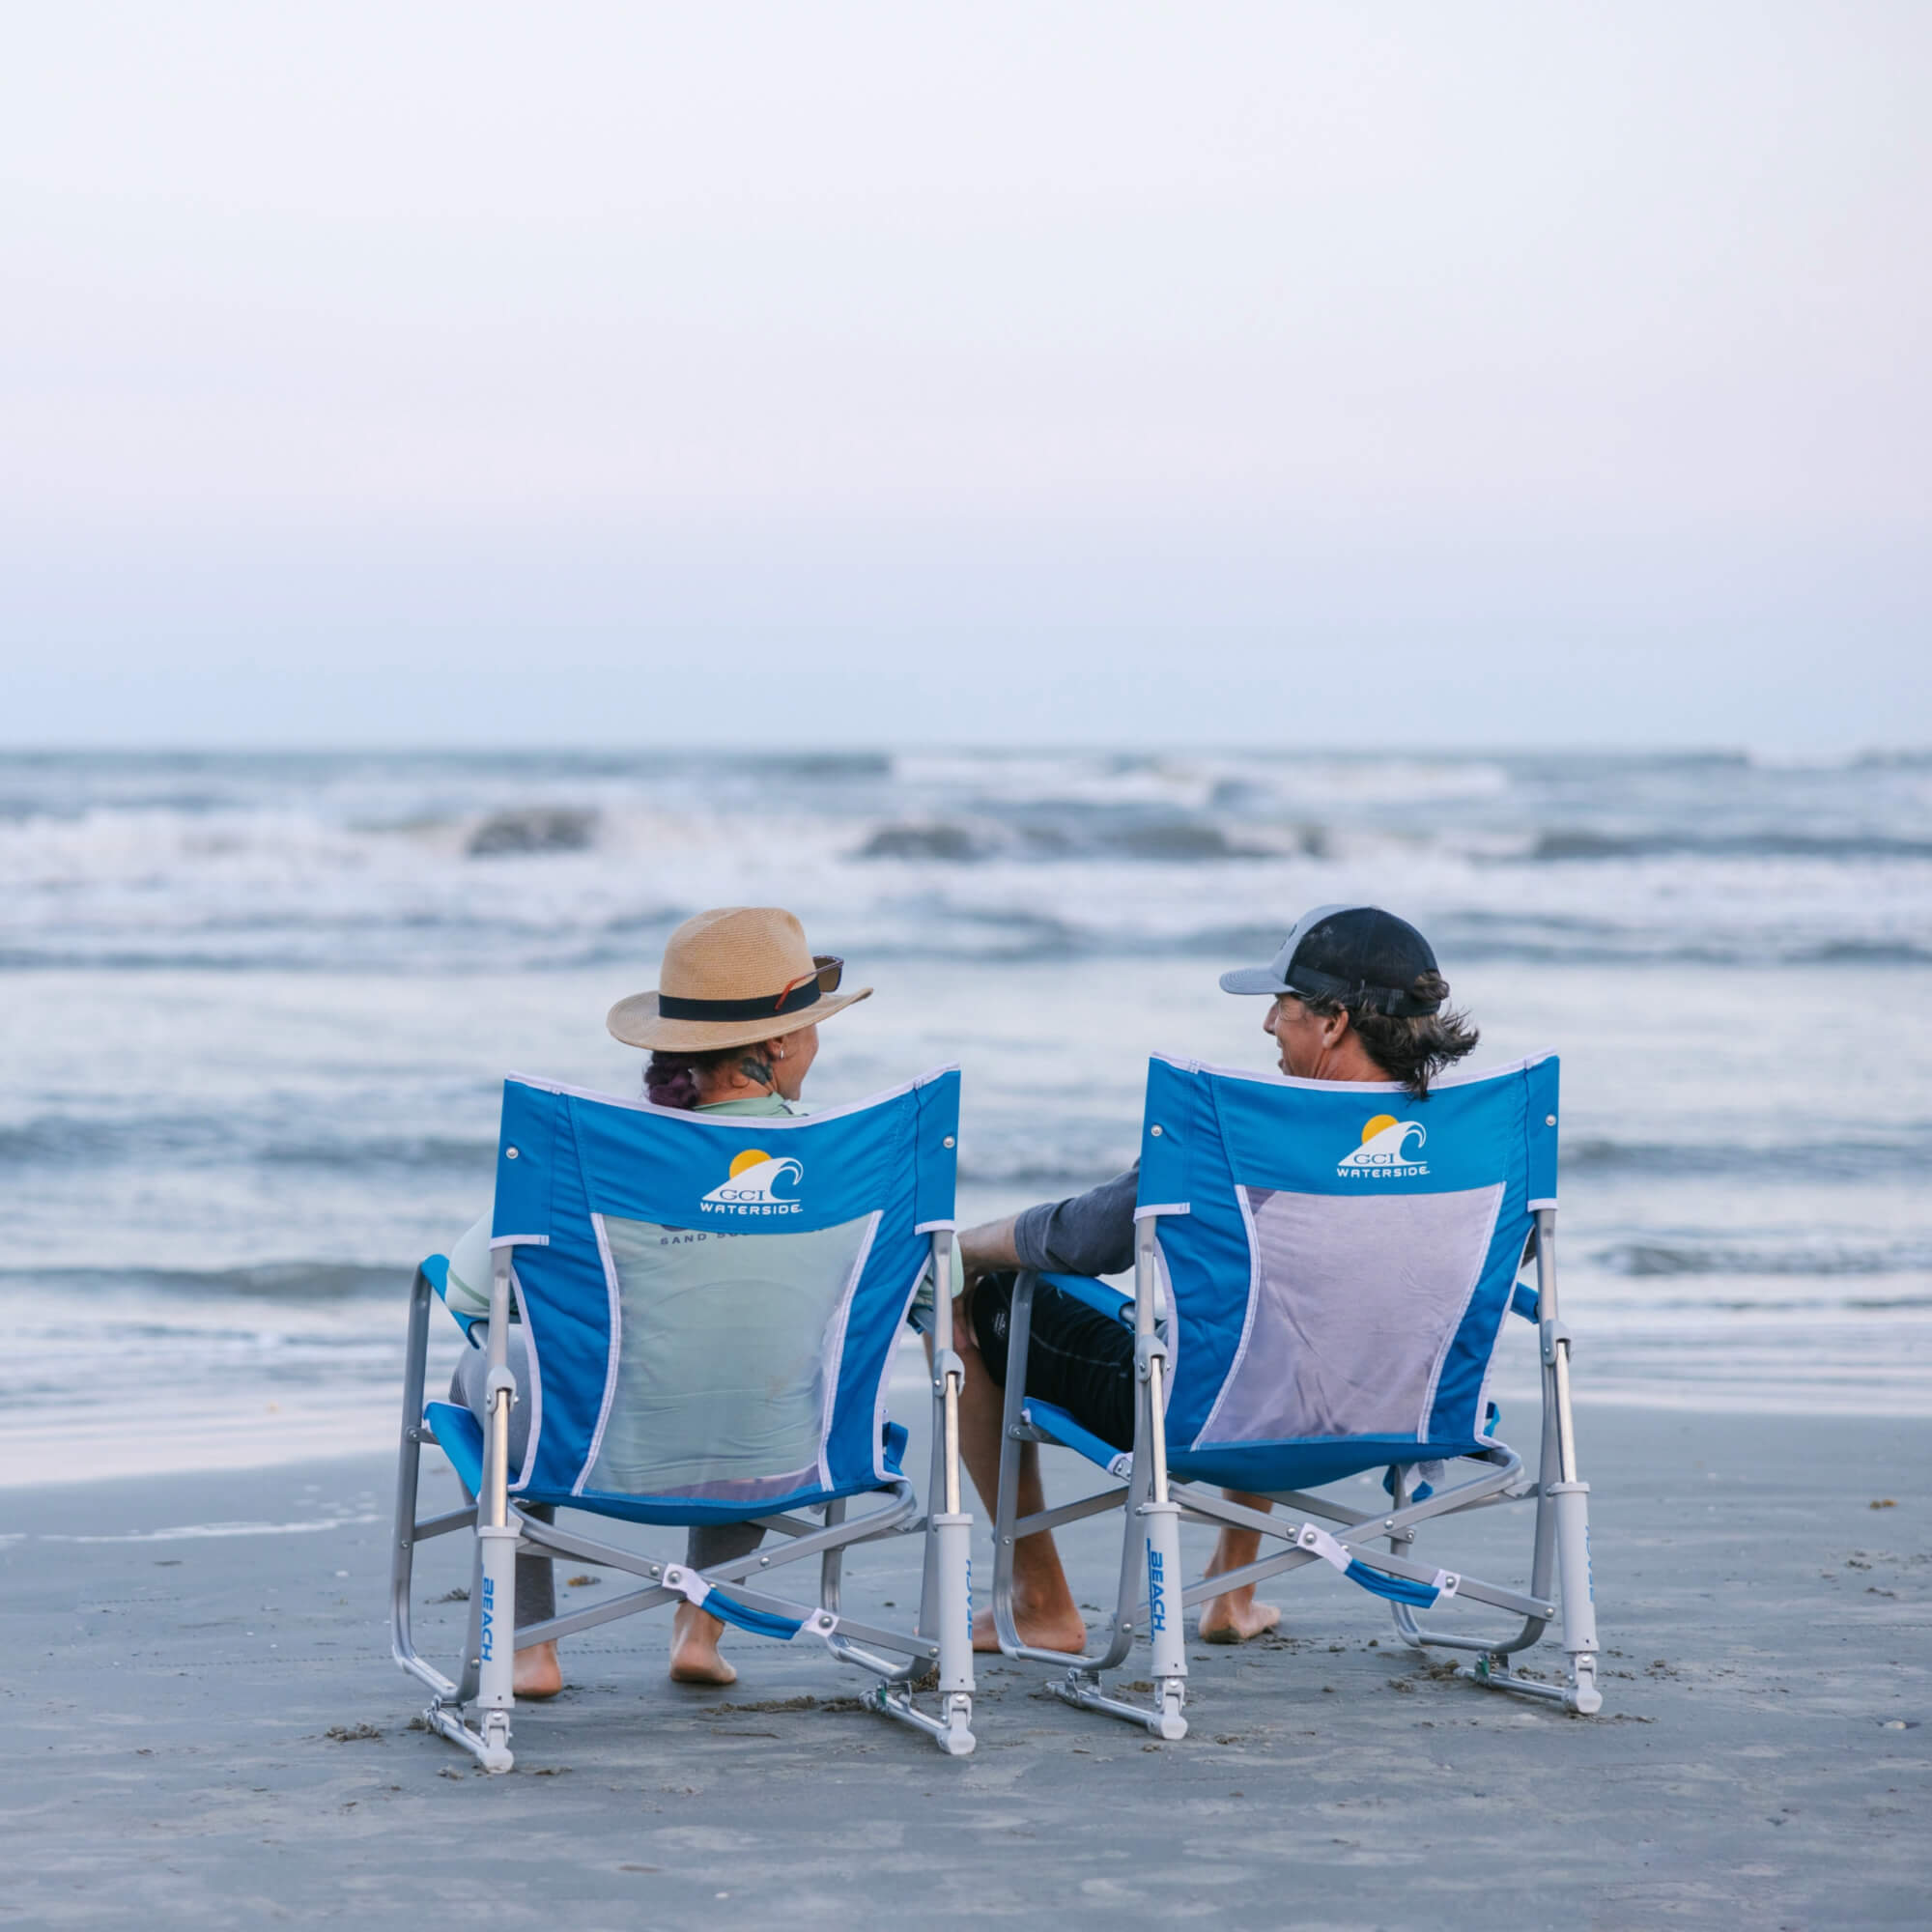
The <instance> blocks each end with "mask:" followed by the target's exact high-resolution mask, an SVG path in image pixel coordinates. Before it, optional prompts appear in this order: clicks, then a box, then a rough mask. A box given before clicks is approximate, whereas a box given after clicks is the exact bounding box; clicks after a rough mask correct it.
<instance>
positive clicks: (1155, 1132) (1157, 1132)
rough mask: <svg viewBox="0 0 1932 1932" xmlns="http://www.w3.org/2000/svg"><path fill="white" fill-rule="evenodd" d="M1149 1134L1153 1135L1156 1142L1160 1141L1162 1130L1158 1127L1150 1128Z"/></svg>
mask: <svg viewBox="0 0 1932 1932" xmlns="http://www.w3.org/2000/svg"><path fill="white" fill-rule="evenodd" d="M1148 1132H1149V1133H1151V1135H1152V1136H1153V1137H1154V1139H1155V1140H1159V1138H1160V1129H1159V1128H1158V1127H1150V1128H1149V1129H1148Z"/></svg>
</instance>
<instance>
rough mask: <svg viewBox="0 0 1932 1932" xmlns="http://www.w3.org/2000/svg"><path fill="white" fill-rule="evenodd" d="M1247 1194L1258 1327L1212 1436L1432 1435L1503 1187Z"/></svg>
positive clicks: (1252, 1319) (1253, 1317)
mask: <svg viewBox="0 0 1932 1932" xmlns="http://www.w3.org/2000/svg"><path fill="white" fill-rule="evenodd" d="M1241 1195H1242V1199H1243V1203H1244V1209H1245V1214H1246V1219H1247V1222H1248V1229H1249V1241H1250V1245H1251V1249H1252V1260H1253V1270H1254V1272H1253V1279H1252V1282H1251V1286H1250V1296H1249V1308H1248V1322H1247V1332H1246V1334H1245V1336H1244V1337H1243V1339H1242V1343H1241V1347H1240V1350H1239V1352H1238V1353H1237V1355H1236V1360H1235V1363H1234V1366H1233V1368H1232V1370H1231V1371H1230V1373H1229V1376H1228V1379H1227V1381H1226V1382H1225V1383H1224V1384H1223V1386H1222V1390H1221V1394H1220V1397H1219V1399H1218V1401H1217V1402H1216V1403H1215V1405H1214V1407H1213V1409H1212V1411H1211V1412H1210V1413H1209V1415H1208V1421H1207V1425H1206V1426H1205V1427H1204V1428H1203V1430H1202V1432H1201V1435H1200V1437H1199V1440H1200V1441H1202V1442H1210V1441H1211V1442H1270V1441H1272V1442H1278V1441H1293V1440H1298V1439H1305V1438H1308V1437H1327V1436H1337V1435H1427V1425H1428V1419H1429V1410H1430V1406H1431V1405H1432V1403H1433V1401H1434V1397H1435V1379H1436V1376H1437V1374H1438V1372H1439V1370H1440V1368H1441V1363H1442V1359H1443V1356H1444V1354H1445V1352H1446V1351H1447V1350H1448V1348H1449V1345H1450V1343H1451V1341H1452V1340H1453V1339H1454V1337H1455V1334H1456V1330H1457V1327H1458V1325H1459V1324H1460V1323H1461V1321H1462V1319H1463V1310H1464V1309H1465V1308H1466V1307H1467V1306H1468V1301H1469V1296H1470V1294H1471V1293H1473V1292H1474V1290H1475V1286H1476V1283H1477V1280H1478V1279H1479V1277H1480V1275H1481V1272H1482V1267H1483V1262H1484V1258H1485V1256H1486V1255H1487V1254H1488V1252H1489V1246H1490V1241H1491V1237H1492V1234H1493V1231H1494V1228H1495V1221H1496V1215H1497V1212H1498V1211H1499V1209H1500V1208H1501V1206H1502V1196H1503V1190H1502V1187H1501V1185H1500V1184H1497V1185H1495V1186H1492V1187H1478V1188H1471V1189H1469V1190H1467V1191H1465V1192H1460V1193H1444V1194H1412V1195H1406V1196H1402V1197H1398V1198H1391V1197H1389V1196H1388V1195H1385V1194H1377V1195H1375V1196H1373V1197H1369V1198H1357V1197H1354V1196H1350V1195H1333V1194H1293V1193H1288V1192H1280V1191H1275V1190H1272V1189H1269V1188H1264V1187H1247V1188H1243V1189H1241Z"/></svg>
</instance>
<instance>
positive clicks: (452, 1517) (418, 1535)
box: [410, 1503, 476, 1543]
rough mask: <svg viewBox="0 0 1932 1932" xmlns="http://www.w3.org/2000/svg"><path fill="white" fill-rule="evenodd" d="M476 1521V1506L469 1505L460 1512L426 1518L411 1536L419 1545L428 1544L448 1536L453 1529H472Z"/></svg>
mask: <svg viewBox="0 0 1932 1932" xmlns="http://www.w3.org/2000/svg"><path fill="white" fill-rule="evenodd" d="M475 1521H476V1505H475V1504H474V1503H470V1504H469V1505H468V1506H467V1507H465V1508H463V1509H458V1510H445V1511H444V1512H443V1514H442V1515H441V1516H433V1517H428V1518H426V1519H425V1520H423V1521H421V1522H419V1523H417V1524H416V1525H415V1526H414V1527H413V1528H412V1530H411V1532H410V1534H411V1535H412V1537H413V1538H414V1539H415V1540H416V1542H418V1543H427V1542H428V1541H429V1540H430V1539H431V1537H434V1536H447V1535H448V1534H449V1533H450V1531H451V1530H453V1529H469V1528H471V1527H472V1526H473V1525H474V1523H475Z"/></svg>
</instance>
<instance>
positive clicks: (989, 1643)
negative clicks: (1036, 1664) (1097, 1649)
mask: <svg viewBox="0 0 1932 1932" xmlns="http://www.w3.org/2000/svg"><path fill="white" fill-rule="evenodd" d="M1013 1624H1014V1627H1015V1628H1016V1629H1017V1630H1018V1632H1019V1634H1020V1641H1021V1642H1022V1643H1024V1644H1030V1645H1031V1646H1032V1647H1033V1648H1034V1649H1035V1650H1068V1651H1080V1650H1085V1649H1086V1648H1087V1626H1086V1625H1085V1624H1084V1623H1082V1622H1081V1620H1080V1612H1079V1611H1078V1610H1076V1609H1075V1608H1074V1607H1073V1605H1071V1604H1070V1603H1069V1604H1067V1605H1065V1607H1064V1608H1062V1609H1061V1610H1059V1611H1056V1612H1049V1613H1048V1614H1046V1615H1044V1616H1041V1615H1037V1614H1036V1613H1035V1612H1034V1611H1033V1610H1032V1609H1030V1608H1029V1607H1028V1606H1027V1605H1024V1604H1017V1603H1016V1604H1015V1605H1013ZM999 1647H1000V1634H999V1632H998V1631H996V1630H995V1629H994V1628H993V1613H992V1611H991V1610H981V1611H980V1614H979V1615H978V1616H977V1617H975V1618H974V1619H973V1648H974V1649H975V1650H998V1649H999Z"/></svg>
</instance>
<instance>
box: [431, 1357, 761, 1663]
mask: <svg viewBox="0 0 1932 1932" xmlns="http://www.w3.org/2000/svg"><path fill="white" fill-rule="evenodd" d="M489 1332H490V1330H489V1325H488V1323H486V1322H481V1321H479V1322H478V1323H477V1324H476V1326H475V1328H474V1329H473V1330H472V1331H471V1333H472V1335H473V1337H474V1338H475V1340H476V1341H477V1342H478V1343H479V1344H481V1343H482V1342H484V1340H485V1339H486V1338H487V1337H488V1335H489ZM507 1352H508V1364H509V1370H510V1373H511V1374H512V1375H513V1376H515V1377H516V1378H517V1394H518V1397H519V1400H518V1402H517V1403H516V1405H515V1406H513V1407H512V1408H511V1410H510V1471H511V1480H512V1481H514V1480H515V1477H516V1471H517V1469H518V1468H519V1467H521V1466H522V1463H523V1460H524V1456H525V1454H526V1451H527V1450H528V1448H529V1446H530V1406H529V1404H528V1403H526V1402H525V1401H523V1400H521V1398H522V1395H523V1392H524V1387H525V1384H526V1380H527V1378H528V1375H529V1359H530V1358H529V1350H527V1349H526V1346H525V1344H524V1330H523V1324H522V1323H521V1322H514V1323H512V1324H511V1328H510V1345H509V1349H508V1351H507ZM489 1376H490V1355H489V1350H487V1348H484V1347H480V1346H479V1347H475V1348H469V1349H466V1350H464V1351H463V1355H462V1358H461V1359H460V1360H459V1361H458V1362H457V1364H456V1373H455V1374H454V1375H453V1376H451V1377H450V1378H449V1399H450V1401H451V1402H453V1403H456V1404H458V1405H459V1406H462V1407H464V1408H467V1409H469V1412H470V1413H471V1414H472V1415H473V1416H475V1418H476V1419H477V1421H478V1422H481V1421H482V1420H483V1419H484V1415H485V1408H484V1402H483V1396H484V1383H485V1382H486V1381H487V1380H488V1379H489ZM519 1507H520V1508H521V1509H522V1510H523V1513H524V1514H525V1515H526V1516H528V1517H534V1518H535V1519H536V1520H537V1521H538V1522H554V1521H555V1520H556V1511H555V1510H554V1508H553V1507H552V1506H551V1505H550V1504H548V1503H529V1504H520V1505H519ZM764 1540H765V1532H764V1531H763V1530H762V1529H760V1528H759V1527H758V1525H757V1524H756V1523H754V1522H704V1523H694V1524H693V1525H692V1526H691V1528H690V1530H688V1531H687V1532H686V1535H685V1539H684V1560H685V1562H686V1563H687V1564H689V1565H690V1567H691V1568H692V1569H694V1570H709V1569H710V1568H711V1567H712V1565H713V1564H715V1563H728V1562H730V1560H731V1559H732V1557H734V1556H749V1555H750V1554H751V1553H752V1551H753V1550H754V1549H755V1548H757V1547H758V1545H759V1544H761V1543H762V1542H763V1541H764ZM555 1615H556V1579H555V1575H554V1570H553V1567H552V1564H551V1560H550V1558H549V1557H548V1556H519V1557H518V1558H517V1628H518V1629H519V1630H526V1629H527V1628H528V1627H529V1626H530V1625H531V1624H541V1623H548V1622H549V1621H550V1619H551V1618H552V1617H554V1616H555Z"/></svg>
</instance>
